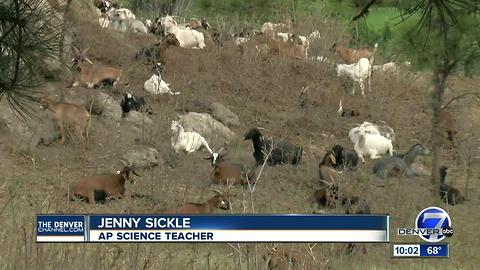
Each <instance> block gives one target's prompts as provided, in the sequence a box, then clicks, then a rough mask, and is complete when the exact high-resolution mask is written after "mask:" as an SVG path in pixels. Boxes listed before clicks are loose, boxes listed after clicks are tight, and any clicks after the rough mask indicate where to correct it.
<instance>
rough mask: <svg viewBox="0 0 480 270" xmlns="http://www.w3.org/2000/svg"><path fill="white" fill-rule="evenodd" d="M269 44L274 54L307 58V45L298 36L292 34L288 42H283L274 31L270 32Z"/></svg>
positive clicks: (268, 35)
mask: <svg viewBox="0 0 480 270" xmlns="http://www.w3.org/2000/svg"><path fill="white" fill-rule="evenodd" d="M267 46H268V48H269V49H270V53H271V54H274V55H284V56H289V57H293V58H297V59H306V58H307V54H306V50H305V46H304V45H303V44H302V41H301V40H300V39H299V38H298V37H297V36H292V38H290V39H288V40H287V42H283V41H282V40H280V39H277V38H275V36H274V35H273V33H271V34H270V33H268V34H267Z"/></svg>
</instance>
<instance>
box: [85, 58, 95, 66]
mask: <svg viewBox="0 0 480 270" xmlns="http://www.w3.org/2000/svg"><path fill="white" fill-rule="evenodd" d="M85 61H87V62H88V63H90V65H93V62H92V61H90V59H88V57H85Z"/></svg>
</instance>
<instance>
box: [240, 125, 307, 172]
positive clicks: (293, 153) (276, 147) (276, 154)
mask: <svg viewBox="0 0 480 270" xmlns="http://www.w3.org/2000/svg"><path fill="white" fill-rule="evenodd" d="M244 140H252V142H253V149H254V152H253V157H254V158H255V161H256V164H257V166H262V165H263V163H264V162H265V158H267V165H270V166H275V165H277V164H284V163H290V164H293V165H298V164H299V163H300V160H301V159H302V154H303V147H298V146H295V145H293V144H291V143H289V142H287V141H284V140H279V141H274V140H273V139H272V138H268V139H264V138H263V136H262V133H260V130H258V128H252V129H250V130H249V131H248V132H247V133H246V134H245V136H244ZM270 152H271V153H270ZM269 154H270V155H269ZM267 155H268V156H267Z"/></svg>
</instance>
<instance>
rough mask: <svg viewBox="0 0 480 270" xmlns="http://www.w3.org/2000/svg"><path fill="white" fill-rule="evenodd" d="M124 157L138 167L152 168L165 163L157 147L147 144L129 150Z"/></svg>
mask: <svg viewBox="0 0 480 270" xmlns="http://www.w3.org/2000/svg"><path fill="white" fill-rule="evenodd" d="M122 157H123V159H125V161H127V163H128V164H129V165H133V166H134V167H135V168H136V169H143V168H150V167H154V166H157V165H159V164H161V163H163V162H162V160H161V157H160V153H159V152H158V151H157V150H156V149H154V148H151V147H147V146H137V147H135V148H132V149H130V150H127V152H126V153H125V154H124V155H123V156H122Z"/></svg>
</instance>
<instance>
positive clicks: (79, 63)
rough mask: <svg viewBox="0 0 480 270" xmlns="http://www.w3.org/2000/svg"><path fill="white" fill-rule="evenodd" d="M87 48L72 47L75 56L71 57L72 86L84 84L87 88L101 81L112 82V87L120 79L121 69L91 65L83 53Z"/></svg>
mask: <svg viewBox="0 0 480 270" xmlns="http://www.w3.org/2000/svg"><path fill="white" fill-rule="evenodd" d="M88 49H89V48H87V49H85V50H84V51H83V52H81V53H80V51H79V50H78V49H77V48H75V47H74V53H75V58H74V59H72V62H73V65H72V69H73V71H74V72H75V75H74V79H73V83H72V85H71V86H72V87H77V86H80V85H85V86H86V87H87V88H93V87H94V86H96V85H97V86H98V85H100V83H102V82H112V85H113V87H115V85H116V84H117V82H118V81H119V80H120V77H121V75H122V70H121V69H117V68H113V67H101V66H95V65H93V63H92V61H90V60H89V59H88V58H87V57H86V56H85V53H86V52H87V50H88ZM85 62H88V63H85Z"/></svg>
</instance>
